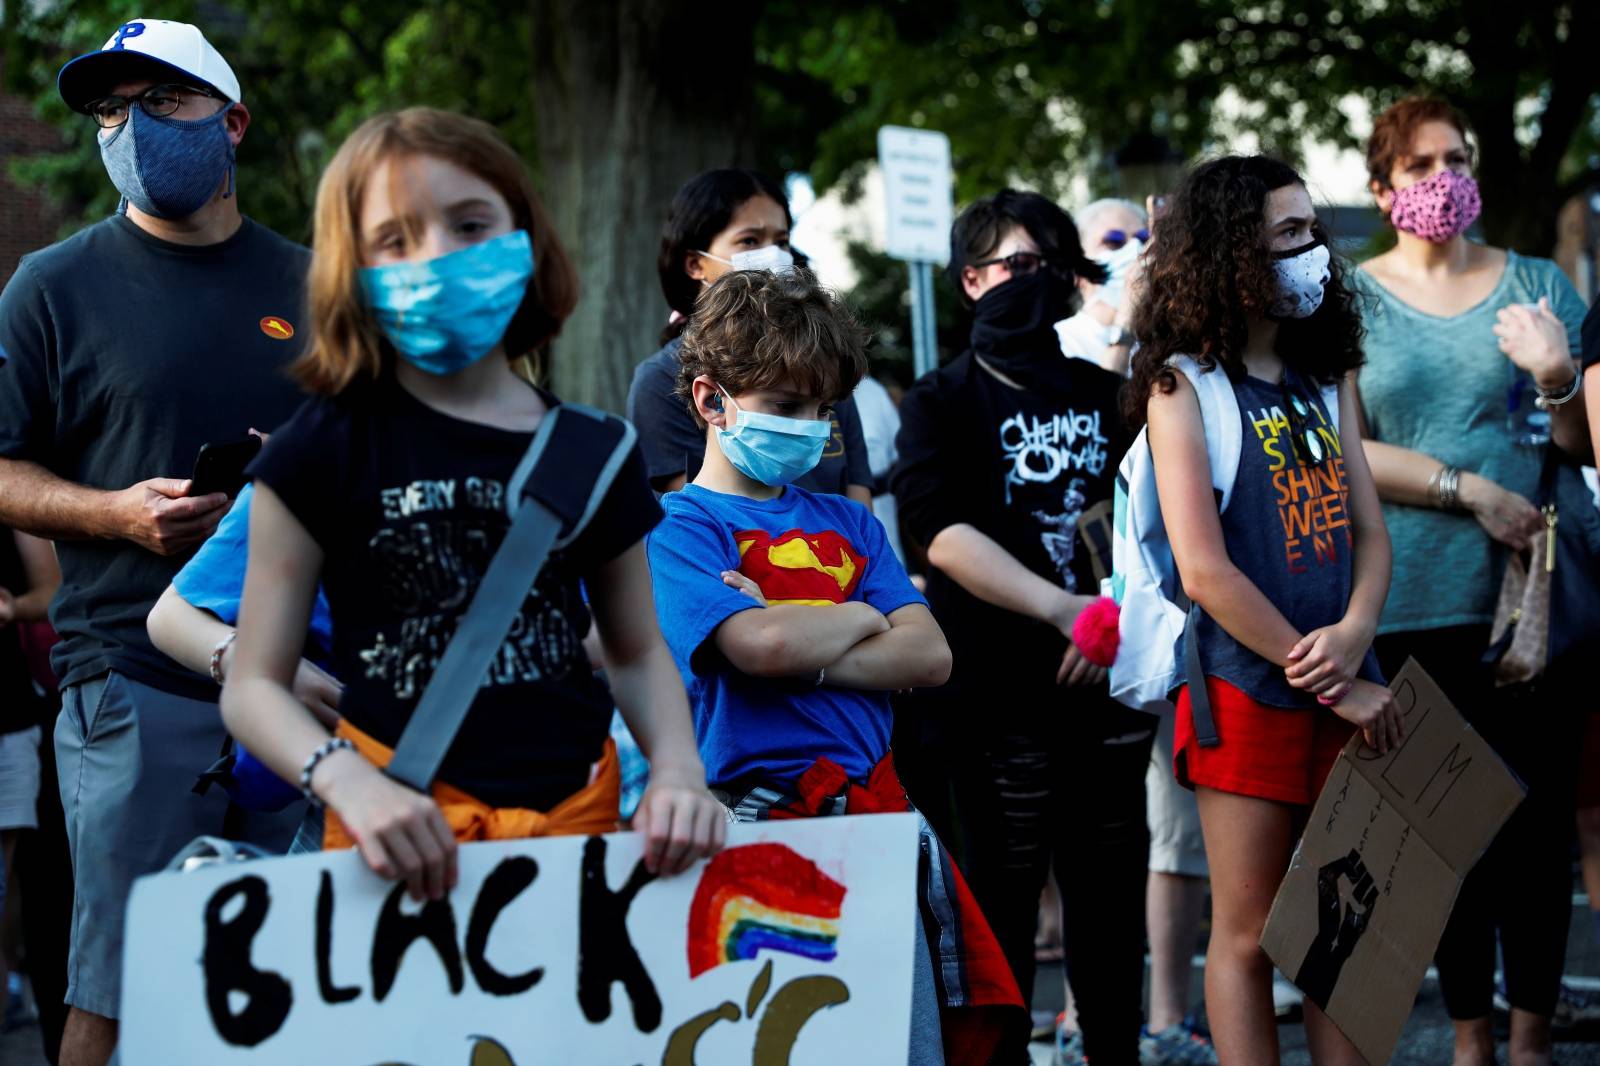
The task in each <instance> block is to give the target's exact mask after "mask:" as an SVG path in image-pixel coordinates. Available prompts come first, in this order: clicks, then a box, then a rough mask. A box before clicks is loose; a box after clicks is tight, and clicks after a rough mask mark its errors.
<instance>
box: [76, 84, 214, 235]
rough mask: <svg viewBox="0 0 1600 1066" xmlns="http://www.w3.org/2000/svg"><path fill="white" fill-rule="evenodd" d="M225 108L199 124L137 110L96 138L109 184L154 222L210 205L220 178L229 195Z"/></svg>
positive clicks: (181, 215)
mask: <svg viewBox="0 0 1600 1066" xmlns="http://www.w3.org/2000/svg"><path fill="white" fill-rule="evenodd" d="M227 117H228V108H226V107H224V108H223V109H222V110H221V111H218V112H217V113H216V114H215V115H210V116H208V117H206V118H201V119H193V120H189V119H177V118H172V117H170V116H169V117H167V118H156V117H154V116H153V115H148V114H146V113H145V110H144V108H142V107H139V106H137V105H135V106H131V107H129V108H128V120H127V121H126V122H124V123H123V124H122V125H120V126H118V127H117V128H116V129H113V130H109V131H107V132H106V133H105V134H103V135H102V136H101V137H100V161H101V162H102V163H104V164H105V167H106V173H107V174H109V175H110V176H111V184H113V185H115V186H116V187H117V191H118V192H120V193H121V194H122V200H123V202H124V203H127V204H132V205H133V206H134V207H137V208H138V209H139V210H141V211H143V212H144V213H145V214H147V215H154V216H155V217H156V218H188V217H189V216H190V215H192V214H194V213H195V212H196V211H198V210H200V209H201V208H202V207H204V206H205V205H206V204H207V203H209V202H210V201H211V197H212V196H213V195H215V193H216V191H217V186H218V185H219V184H221V182H222V179H223V178H224V177H226V178H227V179H228V189H227V192H226V193H225V194H224V195H227V196H232V195H233V179H234V172H235V164H234V147H233V142H232V141H231V140H229V139H228V130H227V126H226V125H225V122H226V120H227Z"/></svg>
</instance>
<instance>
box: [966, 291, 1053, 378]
mask: <svg viewBox="0 0 1600 1066" xmlns="http://www.w3.org/2000/svg"><path fill="white" fill-rule="evenodd" d="M1076 292H1077V290H1076V288H1074V286H1073V283H1072V278H1071V276H1070V275H1063V274H1061V273H1058V272H1057V271H1054V270H1051V269H1050V268H1049V267H1048V266H1046V267H1041V268H1040V269H1038V270H1036V271H1034V272H1033V273H1032V274H1025V275H1023V276H1022V277H1014V278H1012V279H1011V280H1010V281H1007V282H1003V283H1001V284H999V285H996V286H995V287H994V288H992V289H990V290H989V291H988V292H986V293H984V294H983V297H982V298H981V299H979V300H978V302H977V303H976V304H974V305H973V308H972V350H973V351H974V352H976V353H977V354H978V355H979V357H981V358H982V359H983V361H984V362H985V363H988V364H989V365H990V366H991V367H993V368H994V369H996V370H998V371H1000V373H1002V374H1004V375H1005V376H1006V377H1008V378H1011V379H1012V380H1014V381H1016V382H1018V383H1019V384H1022V385H1030V384H1032V383H1033V382H1034V381H1036V380H1037V379H1038V378H1039V377H1040V375H1041V374H1042V373H1047V372H1048V371H1049V370H1050V369H1054V368H1056V367H1058V366H1059V365H1060V364H1061V363H1062V361H1063V360H1064V359H1065V358H1066V357H1065V356H1063V355H1062V354H1061V341H1060V338H1059V337H1057V335H1056V323H1057V322H1059V321H1061V320H1062V319H1063V318H1066V317H1067V316H1068V315H1069V314H1071V313H1072V298H1073V296H1074V295H1075V294H1076Z"/></svg>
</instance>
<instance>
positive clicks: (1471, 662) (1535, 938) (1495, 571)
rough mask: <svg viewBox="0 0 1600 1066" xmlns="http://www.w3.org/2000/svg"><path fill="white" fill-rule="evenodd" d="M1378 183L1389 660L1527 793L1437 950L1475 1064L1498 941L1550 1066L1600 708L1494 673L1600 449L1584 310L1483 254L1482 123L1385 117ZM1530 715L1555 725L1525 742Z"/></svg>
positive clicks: (1504, 256) (1517, 1020)
mask: <svg viewBox="0 0 1600 1066" xmlns="http://www.w3.org/2000/svg"><path fill="white" fill-rule="evenodd" d="M1367 169H1368V173H1369V174H1370V176H1371V189H1372V194H1373V196H1374V198H1375V199H1376V201H1377V204H1378V208H1379V210H1380V211H1382V212H1383V213H1384V215H1385V216H1386V217H1387V218H1388V220H1389V222H1390V224H1391V225H1393V227H1394V229H1395V236H1396V243H1395V247H1394V248H1393V249H1392V250H1390V251H1388V252H1386V253H1384V254H1383V255H1379V256H1376V257H1374V258H1372V259H1370V260H1368V261H1367V262H1366V263H1364V264H1363V265H1362V269H1360V270H1358V271H1355V272H1354V273H1353V275H1352V281H1353V282H1354V283H1355V287H1356V288H1357V289H1358V290H1360V291H1361V292H1362V293H1364V294H1365V296H1366V297H1367V301H1368V303H1367V307H1366V329H1367V344H1366V351H1367V359H1368V362H1367V365H1366V366H1365V367H1364V368H1363V369H1362V371H1361V381H1360V386H1361V391H1360V402H1361V410H1362V414H1363V415H1364V417H1365V435H1366V437H1367V440H1366V453H1367V457H1368V460H1369V461H1370V462H1371V464H1372V473H1373V476H1374V478H1375V479H1376V480H1377V484H1378V494H1379V496H1380V497H1381V498H1382V499H1383V514H1384V520H1385V521H1386V523H1387V524H1388V528H1389V531H1390V534H1391V536H1392V537H1393V539H1394V587H1393V589H1392V590H1391V592H1390V595H1389V601H1388V603H1387V604H1386V605H1385V606H1384V610H1383V617H1382V621H1381V623H1380V625H1379V630H1378V632H1379V636H1378V642H1377V651H1378V657H1379V660H1380V662H1381V663H1382V664H1383V667H1384V669H1386V670H1395V669H1398V667H1399V666H1400V664H1402V663H1404V662H1405V661H1406V659H1407V658H1412V657H1414V658H1415V659H1416V660H1417V661H1418V662H1419V663H1421V664H1422V666H1423V667H1424V668H1425V669H1426V670H1427V671H1428V673H1429V674H1431V675H1432V676H1433V677H1434V679H1435V680H1437V681H1438V682H1439V684H1440V685H1441V686H1442V687H1443V689H1444V691H1445V693H1446V694H1447V695H1448V696H1449V697H1450V699H1451V700H1452V701H1453V702H1454V703H1455V704H1456V706H1457V707H1459V708H1460V709H1461V712H1462V713H1463V714H1464V715H1465V716H1466V717H1467V720H1468V721H1470V722H1471V723H1472V724H1473V726H1474V727H1476V728H1477V730H1478V731H1479V732H1480V733H1482V734H1483V736H1484V739H1486V740H1487V741H1488V742H1489V744H1490V745H1491V746H1493V747H1494V749H1495V750H1496V751H1497V752H1498V753H1499V754H1500V757H1501V758H1503V759H1504V760H1505V761H1506V762H1507V764H1509V765H1510V766H1511V768H1512V769H1513V770H1515V771H1516V773H1517V774H1518V776H1520V777H1521V778H1522V779H1523V781H1524V783H1526V784H1527V786H1528V797H1527V799H1526V800H1525V801H1524V802H1523V804H1522V806H1521V807H1519V808H1518V809H1517V811H1516V813H1514V814H1513V815H1512V816H1511V819H1510V820H1509V821H1508V822H1507V823H1506V825H1505V826H1504V828H1503V829H1502V830H1501V831H1500V834H1499V836H1498V837H1497V838H1496V840H1495V842H1494V843H1493V844H1492V845H1491V846H1490V848H1489V850H1488V851H1487V852H1486V853H1485V854H1484V857H1483V858H1482V859H1481V860H1479V862H1478V864H1477V865H1476V866H1475V867H1474V868H1473V870H1472V872H1471V873H1470V874H1469V875H1468V876H1467V879H1466V881H1465V883H1464V884H1463V885H1462V889H1461V894H1460V896H1459V897H1458V898H1457V900H1456V905H1455V909H1454V910H1453V911H1452V913H1451V918H1450V924H1449V925H1448V926H1447V927H1446V928H1445V932H1444V936H1443V938H1442V939H1441V940H1440V942H1439V949H1438V953H1437V956H1436V959H1437V962H1438V966H1439V986H1440V990H1441V992H1443V994H1444V1000H1445V1007H1446V1009H1447V1010H1448V1011H1449V1013H1450V1016H1451V1018H1453V1019H1455V1021H1456V1045H1455V1061H1456V1063H1457V1064H1458V1066H1467V1064H1480V1063H1482V1064H1487V1063H1489V1062H1492V1061H1493V1060H1494V1037H1493V1034H1492V1032H1491V1028H1490V1009H1491V996H1492V993H1493V981H1494V969H1495V940H1496V933H1497V932H1498V934H1499V939H1500V947H1501V951H1502V953H1503V957H1504V963H1505V966H1504V971H1505V984H1506V989H1505V990H1506V994H1507V998H1508V999H1509V1000H1510V1004H1511V1008H1512V1009H1511V1042H1510V1050H1511V1061H1512V1062H1513V1063H1514V1064H1516V1066H1524V1064H1532V1063H1545V1062H1548V1061H1549V1060H1550V1017H1551V1015H1552V1013H1553V1012H1554V1011H1555V1008H1556V997H1557V995H1558V994H1559V988H1560V976H1561V968H1562V962H1563V959H1564V956H1565V950H1566V937H1567V914H1568V912H1569V894H1570V891H1571V869H1570V866H1569V849H1570V846H1571V836H1572V831H1573V819H1572V811H1573V806H1574V803H1575V798H1574V797H1575V790H1576V782H1577V777H1578V757H1577V755H1578V751H1579V750H1580V747H1581V744H1580V735H1581V729H1582V726H1583V718H1584V715H1583V714H1582V712H1581V709H1580V708H1582V707H1584V706H1586V705H1588V704H1592V703H1593V697H1592V695H1591V696H1588V697H1584V696H1581V695H1580V692H1582V691H1584V689H1580V688H1579V687H1578V682H1577V679H1576V678H1575V677H1574V676H1573V674H1574V672H1575V671H1573V669H1572V668H1571V666H1570V663H1568V664H1562V663H1556V664H1552V665H1551V666H1550V668H1549V669H1547V670H1546V671H1545V676H1544V677H1543V678H1542V679H1540V680H1538V681H1535V682H1532V683H1530V684H1525V685H1510V686H1506V687H1496V685H1495V682H1494V679H1493V677H1492V676H1491V672H1490V668H1489V667H1488V666H1486V665H1485V664H1484V661H1483V659H1484V652H1485V649H1486V648H1487V647H1488V645H1489V638H1490V627H1491V623H1492V622H1493V620H1494V616H1495V604H1496V600H1497V596H1498V592H1499V589H1500V582H1501V577H1502V575H1503V574H1504V572H1505V568H1506V561H1507V559H1508V557H1509V555H1510V553H1511V552H1513V551H1516V550H1520V549H1522V548H1524V547H1525V546H1526V545H1527V543H1528V539H1529V537H1530V536H1532V535H1533V534H1534V533H1535V532H1537V531H1538V530H1540V529H1543V528H1544V516H1543V515H1542V514H1541V513H1540V510H1539V507H1538V506H1536V505H1535V503H1534V502H1533V500H1534V498H1535V497H1536V496H1537V494H1538V486H1539V483H1540V474H1541V468H1542V467H1543V465H1544V462H1545V457H1546V454H1547V452H1548V451H1549V449H1550V448H1551V447H1555V448H1558V449H1560V451H1561V452H1565V453H1569V454H1584V453H1585V452H1587V450H1588V440H1587V436H1588V430H1587V425H1586V420H1585V416H1584V406H1585V402H1584V398H1583V397H1581V396H1579V395H1578V393H1579V391H1580V390H1581V387H1582V378H1581V377H1580V376H1579V374H1578V367H1577V365H1576V363H1575V362H1574V356H1575V355H1576V354H1577V353H1578V351H1579V327H1580V324H1581V322H1582V320H1583V315H1584V309H1583V302H1582V301H1581V300H1580V299H1579V297H1578V294H1577V293H1576V292H1575V291H1573V288H1572V285H1571V284H1570V283H1569V282H1568V281H1567V279H1566V277H1565V276H1564V275H1563V274H1562V273H1561V271H1560V269H1559V268H1558V267H1557V266H1556V265H1555V264H1554V263H1552V262H1550V261H1549V260H1548V259H1534V258H1529V257H1527V256H1523V255H1519V254H1518V253H1516V252H1513V251H1510V250H1507V249H1501V248H1492V247H1489V246H1487V245H1484V244H1479V243H1477V242H1476V241H1472V240H1469V239H1468V238H1467V236H1466V231H1467V228H1468V227H1469V226H1470V225H1471V224H1472V222H1473V221H1474V220H1475V219H1476V218H1477V215H1478V211H1479V208H1480V198H1479V193H1478V186H1477V183H1476V182H1475V181H1474V180H1473V177H1472V169H1473V150H1472V146H1471V143H1470V141H1469V131H1468V128H1467V123H1466V120H1465V119H1464V118H1463V117H1462V116H1461V114H1460V112H1458V111H1457V110H1456V109H1455V108H1454V107H1452V106H1450V104H1449V103H1447V102H1445V101H1443V100H1436V99H1427V98H1423V97H1411V98H1408V99H1405V100H1401V101H1399V102H1398V103H1396V104H1395V105H1393V106H1392V107H1390V108H1389V109H1388V110H1387V111H1385V112H1383V114H1381V115H1380V116H1379V117H1378V120H1377V122H1375V123H1374V125H1373V130H1372V137H1371V139H1370V140H1369V141H1368V143H1367ZM1559 457H1560V453H1557V455H1555V456H1553V457H1552V458H1553V459H1559ZM1578 506H1579V508H1581V507H1584V506H1587V503H1586V502H1580V503H1579V505H1578ZM1563 512H1564V513H1565V514H1567V515H1570V520H1572V521H1576V520H1577V515H1576V514H1574V513H1572V512H1571V511H1569V510H1568V509H1566V508H1563ZM1559 579H1560V575H1557V580H1558V581H1559ZM1578 657H1579V656H1572V657H1571V658H1578ZM1532 716H1537V718H1538V719H1539V721H1540V723H1541V725H1540V728H1539V729H1536V730H1530V729H1527V728H1526V727H1525V725H1524V723H1525V722H1526V721H1527V720H1528V719H1529V718H1530V717H1532Z"/></svg>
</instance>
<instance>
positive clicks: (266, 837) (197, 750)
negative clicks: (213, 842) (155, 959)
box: [56, 673, 305, 1018]
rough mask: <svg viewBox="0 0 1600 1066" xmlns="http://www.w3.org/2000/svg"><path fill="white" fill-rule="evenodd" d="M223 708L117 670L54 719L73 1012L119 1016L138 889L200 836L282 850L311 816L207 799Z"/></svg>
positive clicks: (83, 686) (81, 691)
mask: <svg viewBox="0 0 1600 1066" xmlns="http://www.w3.org/2000/svg"><path fill="white" fill-rule="evenodd" d="M223 735H224V731H223V727H222V716H221V714H219V713H218V711H217V705H216V704H215V703H211V702H208V701H205V700H195V699H189V698H187V697H185V696H175V695H173V694H172V693H170V692H163V691H161V690H160V689H156V688H151V687H150V686H149V685H145V684H141V683H140V682H138V681H134V680H133V679H131V678H128V677H125V676H123V675H122V674H118V673H109V674H106V675H104V676H102V677H97V678H93V679H91V680H89V681H84V682H81V683H79V684H76V685H73V686H71V687H69V688H67V689H66V690H65V691H64V692H62V694H61V717H60V718H59V719H57V721H56V768H57V771H58V772H59V773H60V776H61V804H62V806H63V807H64V808H65V811H66V817H67V841H68V843H69V845H70V846H71V849H72V873H73V887H74V893H75V894H74V897H73V901H72V951H71V955H70V957H69V959H68V962H67V996H66V1001H67V1003H68V1004H69V1005H71V1006H73V1007H77V1008H78V1009H79V1010H84V1011H88V1012H90V1013H92V1014H99V1015H102V1016H104V1017H107V1018H115V1017H117V1016H118V1014H119V1007H120V1001H121V997H122V935H123V920H124V914H125V911H126V908H127V904H128V894H129V892H130V891H131V890H132V888H133V882H134V881H135V880H136V879H138V878H139V877H142V876H143V875H145V874H148V873H154V872H156V871H158V870H160V869H162V868H163V867H164V866H166V864H167V861H168V860H169V859H171V858H172V856H173V855H175V854H176V853H177V852H178V851H179V850H180V849H181V848H182V847H183V846H184V845H186V844H188V843H189V841H191V840H193V839H194V838H195V837H197V836H201V835H203V834H209V835H211V836H232V837H233V838H234V839H238V840H245V841H249V842H250V843H253V844H259V845H261V846H262V847H264V848H268V849H270V850H272V851H274V852H278V853H282V852H283V851H285V850H286V849H287V848H288V846H289V841H290V839H291V838H292V837H293V836H294V830H295V826H296V825H298V824H299V821H300V819H301V817H302V816H303V815H304V813H305V807H304V805H303V804H299V803H295V804H291V805H290V806H289V807H288V808H287V809H286V810H283V811H280V812H278V813H276V814H258V813H254V812H249V811H241V810H237V809H236V810H235V812H234V815H233V817H232V818H230V819H228V825H227V826H226V827H225V826H224V816H225V815H226V814H227V811H228V799H227V797H226V796H225V795H223V793H222V792H221V790H220V789H211V790H210V791H208V792H207V793H206V794H205V795H204V796H197V795H195V794H194V792H192V791H191V789H192V788H193V787H194V782H195V775H196V774H198V773H199V772H200V771H202V770H204V769H205V768H206V767H208V766H210V765H211V763H212V762H214V761H215V760H216V757H217V752H218V751H219V750H220V748H221V747H222V740H223Z"/></svg>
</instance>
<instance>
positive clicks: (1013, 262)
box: [972, 252, 1052, 277]
mask: <svg viewBox="0 0 1600 1066" xmlns="http://www.w3.org/2000/svg"><path fill="white" fill-rule="evenodd" d="M1051 261H1052V260H1051V259H1050V257H1049V256H1047V255H1040V254H1039V253H1038V252H1012V253H1011V254H1010V255H1002V256H996V257H995V258H993V259H980V260H978V261H977V262H976V263H973V264H972V265H973V267H974V268H977V267H986V266H994V265H995V264H996V263H1004V264H1005V265H1006V269H1007V270H1009V271H1011V276H1012V277H1021V276H1024V275H1027V274H1032V273H1035V272H1036V271H1037V270H1038V269H1039V268H1040V267H1042V266H1044V265H1046V264H1047V263H1050V262H1051Z"/></svg>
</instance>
